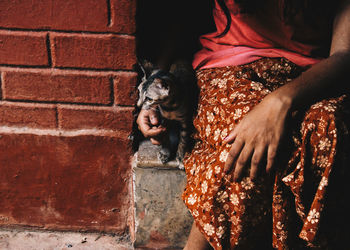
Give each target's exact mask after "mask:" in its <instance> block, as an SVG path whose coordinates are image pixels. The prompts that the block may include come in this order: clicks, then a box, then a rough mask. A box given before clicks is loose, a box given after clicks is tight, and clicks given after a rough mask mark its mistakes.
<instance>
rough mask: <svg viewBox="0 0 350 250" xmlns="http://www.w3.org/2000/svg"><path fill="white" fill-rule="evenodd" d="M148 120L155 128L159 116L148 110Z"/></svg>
mask: <svg viewBox="0 0 350 250" xmlns="http://www.w3.org/2000/svg"><path fill="white" fill-rule="evenodd" d="M149 120H150V122H151V124H152V125H154V126H157V125H158V124H159V114H158V112H156V111H154V110H150V112H149Z"/></svg>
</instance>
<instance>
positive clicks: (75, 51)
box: [50, 33, 136, 70]
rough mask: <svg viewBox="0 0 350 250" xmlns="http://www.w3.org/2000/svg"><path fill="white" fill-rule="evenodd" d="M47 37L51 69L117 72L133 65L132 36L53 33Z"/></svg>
mask: <svg viewBox="0 0 350 250" xmlns="http://www.w3.org/2000/svg"><path fill="white" fill-rule="evenodd" d="M50 38H51V50H52V60H53V66H54V67H59V68H60V67H62V68H87V69H107V70H118V69H132V66H133V65H134V64H135V63H136V56H135V38H134V37H131V36H125V35H124V36H121V35H112V34H106V35H92V34H89V35H88V34H79V35H78V34H61V33H53V34H52V35H51V36H50Z"/></svg>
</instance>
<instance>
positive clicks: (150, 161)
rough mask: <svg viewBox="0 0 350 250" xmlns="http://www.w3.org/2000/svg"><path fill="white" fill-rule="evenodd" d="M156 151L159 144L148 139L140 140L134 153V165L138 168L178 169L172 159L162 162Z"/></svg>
mask: <svg viewBox="0 0 350 250" xmlns="http://www.w3.org/2000/svg"><path fill="white" fill-rule="evenodd" d="M158 151H159V146H157V145H153V144H152V143H151V142H150V141H149V140H147V141H143V142H141V143H140V146H139V150H138V152H137V153H136V166H137V167H139V168H159V169H173V170H176V169H180V168H179V165H178V164H177V162H176V161H174V160H172V161H169V162H167V163H166V164H163V163H162V162H161V161H160V160H159V159H158V158H157V152H158Z"/></svg>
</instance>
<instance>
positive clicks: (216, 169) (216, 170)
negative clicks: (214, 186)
mask: <svg viewBox="0 0 350 250" xmlns="http://www.w3.org/2000/svg"><path fill="white" fill-rule="evenodd" d="M214 170H215V174H219V173H220V171H221V168H220V166H216V167H215V168H214Z"/></svg>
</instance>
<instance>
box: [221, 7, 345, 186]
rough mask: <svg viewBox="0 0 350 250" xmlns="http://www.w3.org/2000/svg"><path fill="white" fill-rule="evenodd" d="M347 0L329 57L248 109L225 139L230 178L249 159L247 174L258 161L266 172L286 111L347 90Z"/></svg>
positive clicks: (253, 172)
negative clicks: (227, 145) (227, 146)
mask: <svg viewBox="0 0 350 250" xmlns="http://www.w3.org/2000/svg"><path fill="white" fill-rule="evenodd" d="M349 73H350V0H345V1H343V4H342V6H341V8H339V10H338V13H337V15H336V18H335V22H334V29H333V35H332V44H331V51H330V56H329V57H328V58H327V59H325V60H323V61H321V62H320V63H318V64H317V65H314V66H313V67H312V68H310V69H309V70H307V71H306V72H304V73H303V74H302V75H301V76H300V77H298V78H296V79H295V80H293V81H292V82H290V83H288V84H286V85H284V86H282V87H280V88H279V89H277V90H276V91H274V92H272V93H271V94H269V95H268V96H266V98H264V100H263V101H261V102H260V103H259V104H258V105H257V106H256V107H255V108H254V109H253V110H252V111H250V112H249V113H248V114H247V115H246V116H245V117H244V118H243V119H242V121H241V122H240V123H239V124H238V125H237V126H236V128H235V129H234V130H233V131H232V132H231V133H230V135H229V136H228V137H227V138H226V139H225V141H226V142H227V143H232V146H231V149H230V152H229V156H228V158H227V161H226V164H225V170H226V171H227V172H229V171H231V170H232V168H233V167H234V172H233V173H234V180H238V179H239V178H240V177H241V176H242V172H243V169H244V168H245V167H249V166H246V165H247V163H248V162H249V161H250V162H251V165H250V177H251V178H252V179H254V178H256V177H257V175H258V168H259V166H260V164H261V162H262V160H265V159H266V160H267V165H266V171H267V172H269V171H270V170H271V168H272V166H273V163H274V160H275V158H276V152H277V150H278V148H279V144H280V142H281V138H282V136H283V134H284V130H285V127H286V120H287V117H288V116H289V114H290V112H291V111H293V110H295V109H297V108H298V107H307V106H309V105H311V104H313V103H315V102H317V101H319V100H322V99H324V98H327V97H330V96H334V95H340V94H344V93H347V92H349V90H350V81H349V80H346V76H348V75H349Z"/></svg>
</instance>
